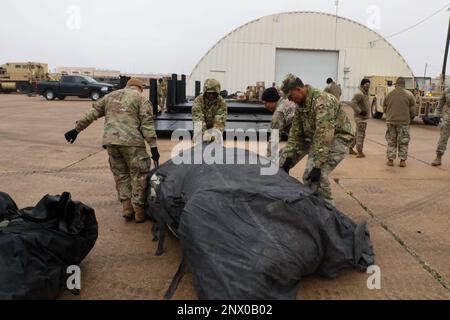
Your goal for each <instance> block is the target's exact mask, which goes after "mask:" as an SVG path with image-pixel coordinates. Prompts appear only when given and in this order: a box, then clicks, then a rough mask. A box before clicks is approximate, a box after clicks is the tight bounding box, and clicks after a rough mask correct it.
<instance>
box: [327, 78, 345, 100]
mask: <svg viewBox="0 0 450 320" xmlns="http://www.w3.org/2000/svg"><path fill="white" fill-rule="evenodd" d="M323 91H325V92H326V93H330V94H332V95H333V96H335V97H336V99H338V100H340V99H341V94H342V90H341V88H340V87H339V86H338V85H337V84H336V82H334V81H333V82H331V83H330V84H329V85H327V86H326V87H325V89H324V90H323Z"/></svg>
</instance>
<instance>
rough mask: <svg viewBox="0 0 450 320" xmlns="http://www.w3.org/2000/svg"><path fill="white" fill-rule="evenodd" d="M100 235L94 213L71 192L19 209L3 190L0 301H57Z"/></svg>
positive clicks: (47, 196)
mask: <svg viewBox="0 0 450 320" xmlns="http://www.w3.org/2000/svg"><path fill="white" fill-rule="evenodd" d="M97 236H98V225H97V220H96V218H95V212H94V210H93V209H92V208H90V207H88V206H86V205H84V204H82V203H81V202H78V201H72V200H71V199H70V194H69V193H63V194H62V195H61V196H50V195H46V196H45V197H44V198H42V200H40V201H39V203H38V204H37V205H36V206H35V207H30V208H24V209H21V210H19V209H18V208H17V205H16V203H15V202H14V200H13V199H12V198H11V197H10V196H9V195H8V194H6V193H3V192H0V299H55V298H56V297H57V296H58V294H59V293H60V291H61V289H63V288H66V279H67V277H68V276H69V275H70V274H68V273H67V267H68V266H71V265H79V264H80V263H81V261H82V260H83V259H84V258H85V257H86V255H87V254H88V253H89V251H90V250H91V249H92V248H93V246H94V244H95V241H96V240H97Z"/></svg>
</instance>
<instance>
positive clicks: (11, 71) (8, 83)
mask: <svg viewBox="0 0 450 320" xmlns="http://www.w3.org/2000/svg"><path fill="white" fill-rule="evenodd" d="M41 80H49V74H48V65H47V64H45V63H39V62H8V63H5V64H3V65H1V66H0V92H6V93H7V92H15V91H17V90H18V91H19V92H20V93H24V94H28V93H32V92H34V91H35V89H36V85H37V82H38V81H41Z"/></svg>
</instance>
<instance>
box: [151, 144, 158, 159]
mask: <svg viewBox="0 0 450 320" xmlns="http://www.w3.org/2000/svg"><path fill="white" fill-rule="evenodd" d="M150 152H151V153H152V159H153V161H158V160H159V152H158V147H152V148H150Z"/></svg>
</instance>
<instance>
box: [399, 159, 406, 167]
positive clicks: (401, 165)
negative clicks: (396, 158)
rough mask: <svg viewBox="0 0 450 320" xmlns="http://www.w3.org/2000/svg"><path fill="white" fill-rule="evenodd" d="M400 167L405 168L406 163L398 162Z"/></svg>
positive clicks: (403, 161)
mask: <svg viewBox="0 0 450 320" xmlns="http://www.w3.org/2000/svg"><path fill="white" fill-rule="evenodd" d="M400 167H402V168H404V167H406V161H405V160H400Z"/></svg>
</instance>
